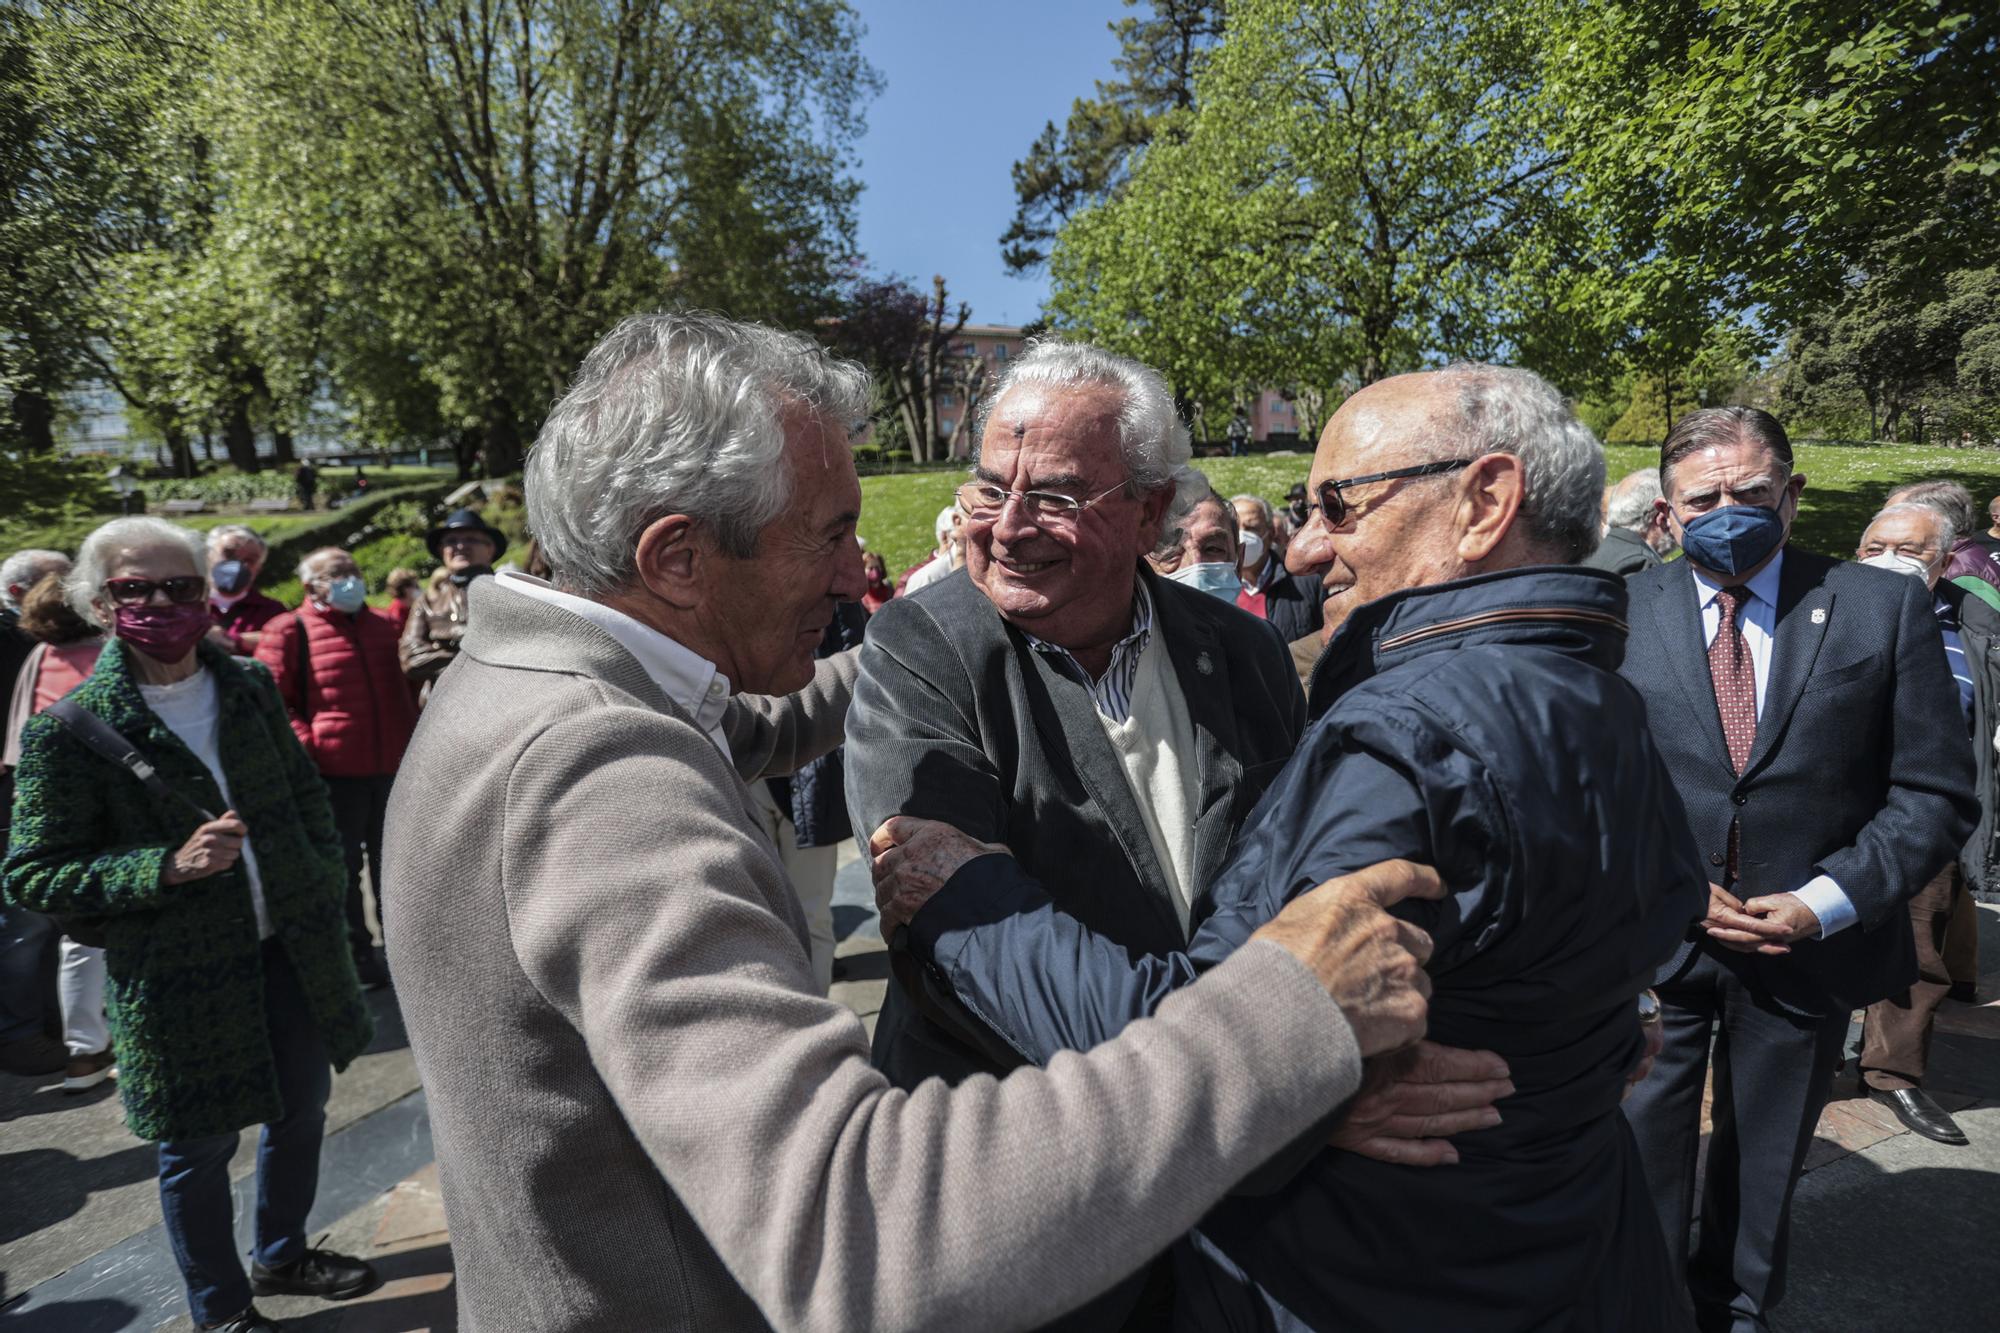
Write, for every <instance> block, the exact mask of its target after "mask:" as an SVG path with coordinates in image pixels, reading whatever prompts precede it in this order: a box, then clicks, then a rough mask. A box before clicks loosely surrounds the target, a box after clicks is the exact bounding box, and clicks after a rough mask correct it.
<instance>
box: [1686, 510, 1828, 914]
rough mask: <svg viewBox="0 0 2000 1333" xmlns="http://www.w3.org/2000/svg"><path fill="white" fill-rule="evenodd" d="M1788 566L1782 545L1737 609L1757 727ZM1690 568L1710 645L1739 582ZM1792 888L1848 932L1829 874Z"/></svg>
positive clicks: (1704, 635)
mask: <svg viewBox="0 0 2000 1333" xmlns="http://www.w3.org/2000/svg"><path fill="white" fill-rule="evenodd" d="M1784 564H1785V552H1784V550H1783V548H1780V549H1779V551H1778V554H1777V555H1776V556H1774V557H1772V560H1771V563H1770V564H1768V565H1766V566H1764V568H1763V569H1761V570H1759V571H1758V572H1757V576H1756V577H1755V578H1753V579H1750V580H1748V581H1746V582H1745V583H1744V584H1743V585H1742V586H1743V587H1745V588H1747V589H1749V592H1750V595H1749V596H1748V597H1746V598H1745V599H1744V600H1743V604H1742V605H1741V606H1739V607H1737V608H1736V627H1737V628H1738V629H1739V630H1740V631H1741V632H1742V634H1743V646H1744V647H1745V648H1748V649H1749V650H1750V664H1751V666H1752V668H1753V669H1754V670H1755V673H1756V676H1757V725H1758V726H1759V727H1760V728H1761V727H1762V726H1763V725H1764V691H1765V689H1766V688H1767V687H1768V686H1769V684H1770V680H1771V645H1772V643H1773V641H1774V640H1775V639H1776V637H1777V633H1778V571H1779V570H1781V569H1783V568H1784ZM1689 572H1690V573H1692V574H1693V575H1694V588H1695V596H1696V597H1697V598H1698V599H1699V600H1700V603H1701V641H1702V645H1703V646H1704V647H1708V646H1710V645H1712V644H1714V642H1715V635H1716V631H1717V630H1719V629H1721V628H1722V608H1721V607H1720V606H1718V605H1717V604H1716V600H1715V599H1716V594H1718V593H1720V592H1721V591H1722V589H1723V588H1724V587H1725V586H1727V587H1732V588H1733V587H1736V586H1737V585H1736V584H1733V583H1732V584H1727V585H1725V584H1720V583H1712V582H1710V581H1709V579H1708V578H1707V576H1705V575H1704V574H1703V573H1702V572H1701V571H1700V570H1699V569H1695V568H1694V567H1693V566H1689ZM1753 887H1755V888H1756V889H1757V890H1758V892H1759V893H1761V892H1764V891H1765V886H1763V885H1756V886H1753ZM1778 892H1783V890H1778ZM1791 892H1792V893H1793V894H1794V895H1795V896H1797V897H1798V898H1799V900H1800V901H1802V902H1803V903H1805V905H1806V906H1807V907H1809V908H1811V909H1812V914H1813V915H1814V916H1816V917H1818V918H1819V933H1820V934H1821V935H1822V936H1826V935H1831V934H1833V933H1834V932H1835V931H1839V930H1845V929H1846V928H1847V927H1849V926H1851V925H1853V924H1854V923H1855V921H1857V920H1858V919H1859V913H1857V912H1856V911H1855V910H1854V902H1853V900H1852V899H1850V898H1849V897H1848V896H1847V893H1846V891H1845V890H1843V889H1842V888H1841V887H1840V885H1839V884H1837V883H1835V882H1834V879H1833V877H1832V876H1831V875H1815V876H1813V878H1811V879H1810V880H1807V881H1806V883H1805V884H1804V885H1803V886H1802V887H1800V888H1796V889H1793V890H1791ZM1751 896H1752V897H1755V896H1757V894H1752V895H1751Z"/></svg>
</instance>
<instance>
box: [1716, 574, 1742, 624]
mask: <svg viewBox="0 0 2000 1333" xmlns="http://www.w3.org/2000/svg"><path fill="white" fill-rule="evenodd" d="M1715 597H1716V600H1717V601H1719V602H1721V603H1722V614H1723V616H1724V618H1726V619H1728V620H1735V619H1736V613H1737V612H1738V611H1741V610H1742V609H1743V603H1745V602H1747V601H1749V600H1750V589H1748V588H1746V587H1744V586H1743V585H1742V584H1740V583H1739V584H1737V585H1736V586H1735V587H1733V588H1724V589H1722V590H1721V591H1720V592H1718V593H1716V594H1715Z"/></svg>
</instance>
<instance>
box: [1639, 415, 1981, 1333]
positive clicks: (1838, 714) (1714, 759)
mask: <svg viewBox="0 0 2000 1333" xmlns="http://www.w3.org/2000/svg"><path fill="white" fill-rule="evenodd" d="M1660 481H1661V485H1662V487H1663V490H1664V497H1663V498H1662V500H1661V501H1660V508H1661V510H1662V511H1663V515H1664V517H1665V518H1666V519H1667V520H1668V522H1669V523H1670V524H1671V527H1672V530H1673V532H1674V534H1675V536H1676V538H1677V539H1678V540H1679V541H1680V543H1681V547H1682V550H1683V552H1684V553H1685V555H1686V557H1687V558H1686V559H1684V560H1681V561H1677V562H1675V563H1672V564H1668V565H1665V566H1662V567H1661V568H1659V569H1656V570H1651V571H1649V572H1646V573H1642V574H1638V575H1635V576H1633V577H1632V578H1631V579H1630V580H1629V588H1630V592H1631V630H1632V637H1631V643H1630V646H1629V647H1628V648H1627V650H1626V653H1625V665H1624V673H1625V675H1626V676H1627V677H1628V678H1629V679H1630V680H1631V681H1632V683H1633V684H1634V685H1636V686H1638V688H1639V690H1640V692H1641V693H1642V694H1644V695H1645V697H1646V703H1647V710H1648V714H1649V716H1650V719H1651V724H1652V730H1653V735H1654V738H1655V740H1656V742H1657V744H1658V745H1659V747H1660V750H1661V753H1662V754H1663V755H1664V757H1665V759H1666V762H1667V766H1668V769H1669V770H1670V772H1671V773H1672V774H1673V779H1674V784H1675V787H1676V789H1677V790H1678V791H1679V793H1680V797H1681V802H1682V804H1683V805H1684V806H1685V807H1686V810H1687V816H1688V820H1689V823H1690V826H1691V827H1692V829H1693V832H1694V837H1695V842H1696V844H1697V845H1698V846H1699V848H1700V850H1701V852H1702V855H1703V856H1704V857H1705V858H1706V860H1707V863H1708V866H1709V874H1710V881H1711V882H1710V884H1709V908H1708V914H1707V917H1706V918H1705V920H1704V921H1702V922H1701V923H1700V924H1699V925H1698V926H1696V927H1695V929H1694V930H1693V931H1692V932H1691V933H1690V937H1689V939H1688V940H1687V941H1686V942H1685V943H1684V944H1683V946H1682V947H1681V948H1680V950H1679V951H1677V952H1676V954H1675V956H1674V958H1673V959H1672V961H1671V962H1670V963H1669V964H1668V965H1667V967H1666V968H1665V969H1664V970H1662V972H1661V973H1660V978H1659V994H1660V999H1661V1002H1662V1005H1663V1007H1664V1010H1665V1021H1666V1040H1665V1047H1664V1049H1663V1051H1662V1052H1661V1055H1660V1057H1659V1060H1658V1061H1657V1062H1656V1064H1655V1065H1654V1067H1653V1071H1652V1074H1651V1075H1650V1077H1648V1078H1647V1079H1646V1080H1645V1081H1644V1082H1643V1083H1641V1084H1640V1085H1639V1087H1638V1088H1637V1089H1635V1091H1634V1092H1633V1095H1632V1097H1631V1099H1630V1100H1629V1101H1628V1102H1627V1103H1626V1104H1625V1114H1626V1116H1627V1118H1628V1119H1629V1120H1630V1121H1631V1123H1632V1127H1633V1130H1634V1132H1635V1133H1636V1134H1637V1135H1638V1139H1639V1145H1640V1149H1641V1152H1642V1153H1643V1155H1644V1158H1645V1162H1646V1174H1647V1178H1648V1180H1649V1182H1650V1184H1651V1187H1652V1190H1653V1195H1654V1202H1655V1205H1656V1206H1657V1207H1658V1209H1659V1214H1660V1222H1661V1227H1662V1229H1663V1230H1664V1231H1665V1232H1666V1236H1667V1243H1668V1245H1669V1246H1670V1247H1672V1249H1673V1251H1674V1253H1675V1256H1676V1258H1677V1259H1682V1260H1684V1261H1685V1262H1686V1263H1687V1276H1688V1286H1689V1290H1690V1292H1691V1293H1692V1295H1693V1297H1694V1300H1695V1305H1696V1309H1697V1313H1698V1315H1699V1316H1700V1319H1701V1321H1702V1326H1703V1327H1704V1328H1712V1329H1725V1328H1726V1329H1733V1330H1750V1329H1762V1328H1766V1327H1768V1326H1769V1319H1770V1314H1771V1311H1772V1309H1773V1307H1775V1306H1776V1305H1777V1304H1778V1302H1779V1301H1780V1299H1781V1298H1782V1297H1783V1295H1784V1288H1785V1247H1786V1231H1787V1220H1788V1215H1789V1212H1790V1207H1791V1198H1792V1190H1793V1187H1794V1185H1795V1184H1796V1182H1797V1179H1798V1173H1799V1168H1800V1165H1801V1164H1802V1163H1803V1161H1804V1160H1805V1153H1806V1148H1807V1146H1808V1145H1809V1144H1810V1143H1811V1142H1812V1136H1813V1128H1814V1126H1815V1125H1816V1124H1817V1123H1818V1120H1819V1113H1820V1109H1821V1107H1822V1106H1823V1105H1824V1104H1825V1102H1826V1097H1827V1089H1828V1085H1829V1083H1830V1081H1831V1078H1832V1074H1833V1070H1834V1067H1835V1066H1836V1065H1837V1064H1838V1062H1839V1059H1840V1047H1841V1043H1842V1040H1843V1039H1844V1037H1845V1036H1846V1032H1847V1020H1848V1014H1849V1012H1850V1011H1851V1010H1853V1009H1856V1008H1859V1007H1862V1006H1865V1005H1868V1004H1870V1003H1872V1002H1874V1001H1876V1000H1879V999H1881V998H1883V997H1884V996H1886V995H1890V994H1893V993H1895V992H1897V991H1900V990H1902V989H1903V988H1904V987H1906V986H1908V985H1909V984H1910V982H1911V981H1912V980H1914V978H1915V976H1916V957H1915V951H1914V946H1913V943H1912V939H1911V933H1910V916H1909V912H1908V911H1907V910H1906V907H1905V904H1906V903H1907V902H1908V900H1909V899H1910V897H1911V896H1912V895H1914V894H1915V893H1916V892H1917V891H1918V890H1919V889H1921V888H1922V887H1923V886H1924V885H1925V884H1926V883H1927V882H1929V880H1930V878H1931V877H1932V876H1933V875H1935V874H1936V873H1937V871H1938V870H1939V869H1940V868H1941V867H1943V866H1944V864H1945V863H1946V862H1947V861H1948V860H1950V859H1951V857H1952V856H1954V855H1955V854H1956V853H1957V850H1958V848H1959V846H1960V845H1961V844H1962V843H1963V842H1964V840H1965V837H1966V834H1967V833H1968V832H1969V831H1970V830H1971V827H1972V821H1973V819H1974V817H1975V816H1976V815H1977V807H1976V804H1975V803H1974V801H1973V799H1972V796H1971V793H1972V783H1973V778H1972V759H1971V755H1970V753H1969V752H1968V751H1967V749H1966V747H1965V744H1964V742H1963V739H1962V736H1961V735H1960V734H1959V733H1958V732H1957V730H1956V729H1955V728H1954V727H1952V726H1949V725H1945V723H1948V722H1949V721H1950V719H1951V718H1952V716H1953V715H1954V714H1955V713H1956V712H1957V698H1956V694H1955V691H1954V688H1953V686H1952V681H1951V676H1950V673H1949V671H1948V670H1947V669H1946V666H1945V655H1944V647H1943V643H1942V641H1941V640H1940V638H1939V635H1938V631H1937V625H1936V623H1935V622H1934V621H1933V619H1932V617H1931V611H1930V604H1929V598H1928V597H1927V596H1926V595H1925V593H1924V590H1923V587H1922V585H1921V584H1919V583H1918V582H1917V581H1916V580H1914V579H1909V578H1899V577H1897V576H1895V575H1893V574H1887V573H1884V572H1883V571H1881V570H1875V569H1866V568H1863V567H1861V566H1859V565H1853V564H1846V563H1843V562H1840V561H1836V560H1829V559H1827V558H1825V557H1823V556H1818V555H1814V554H1811V553H1809V552H1806V551H1802V550H1798V549H1794V548H1788V547H1787V546H1786V545H1785V539H1786V537H1787V535H1788V534H1789V532H1790V529H1791V524H1792V520H1793V519H1794V518H1795V517H1796V515H1797V513H1798V504H1799V494H1800V492H1801V491H1802V490H1804V488H1805V482H1806V479H1805V477H1804V476H1803V475H1800V474H1797V473H1794V472H1793V470H1792V451H1791V444H1790V441H1789V440H1787V439H1786V437H1785V431H1784V427H1782V426H1781V425H1779V424H1778V422H1777V420H1776V419H1775V418H1773V417H1771V416H1770V415H1769V414H1768V413H1764V412H1760V411H1758V410H1756V409H1754V408H1743V407H1727V408H1709V409H1705V410H1703V411H1699V412H1695V413H1693V414H1691V415H1689V416H1687V417H1684V418H1682V419H1681V420H1680V421H1679V422H1678V423H1676V424H1675V426H1674V428H1673V430H1672V431H1671V432H1670V433H1669V434H1668V436H1667V440H1666V443H1665V445H1664V446H1663V447H1662V450H1661V455H1660ZM1718 1031H1719V1033H1720V1036H1719V1038H1718V1039H1717V1040H1716V1041H1715V1102H1714V1132H1713V1135H1712V1137H1711V1139H1710V1143H1709V1156H1708V1172H1707V1181H1706V1187H1705V1189H1704V1191H1703V1195H1702V1200H1701V1207H1700V1217H1701V1234H1700V1241H1699V1243H1698V1245H1696V1246H1695V1248H1694V1253H1693V1255H1692V1257H1691V1258H1689V1257H1688V1243H1689V1242H1688V1232H1689V1224H1690V1221H1691V1216H1692V1214H1693V1212H1694V1200H1693V1197H1692V1196H1693V1192H1694V1173H1695V1155H1696V1150H1697V1147H1698V1145H1699V1142H1700V1125H1701V1103H1702V1087H1703V1081H1704V1078H1705V1076H1706V1074H1707V1070H1708V1061H1709V1044H1710V1040H1711V1038H1714V1037H1716V1036H1717V1033H1718Z"/></svg>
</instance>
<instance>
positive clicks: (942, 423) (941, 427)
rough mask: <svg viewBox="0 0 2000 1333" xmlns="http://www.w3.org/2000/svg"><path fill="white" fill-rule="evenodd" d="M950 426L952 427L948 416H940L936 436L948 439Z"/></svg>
mask: <svg viewBox="0 0 2000 1333" xmlns="http://www.w3.org/2000/svg"><path fill="white" fill-rule="evenodd" d="M951 427H952V421H951V418H950V417H940V418H939V419H938V438H939V439H940V440H948V439H950V438H951Z"/></svg>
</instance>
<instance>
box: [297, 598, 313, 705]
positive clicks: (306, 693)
mask: <svg viewBox="0 0 2000 1333" xmlns="http://www.w3.org/2000/svg"><path fill="white" fill-rule="evenodd" d="M292 623H293V624H295V625H297V626H298V628H299V652H298V657H299V667H298V671H299V721H301V722H303V723H305V724H306V730H307V731H311V730H312V715H313V714H312V643H311V637H312V630H311V628H310V627H309V626H307V624H306V617H305V612H304V611H303V610H299V611H294V612H292Z"/></svg>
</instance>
